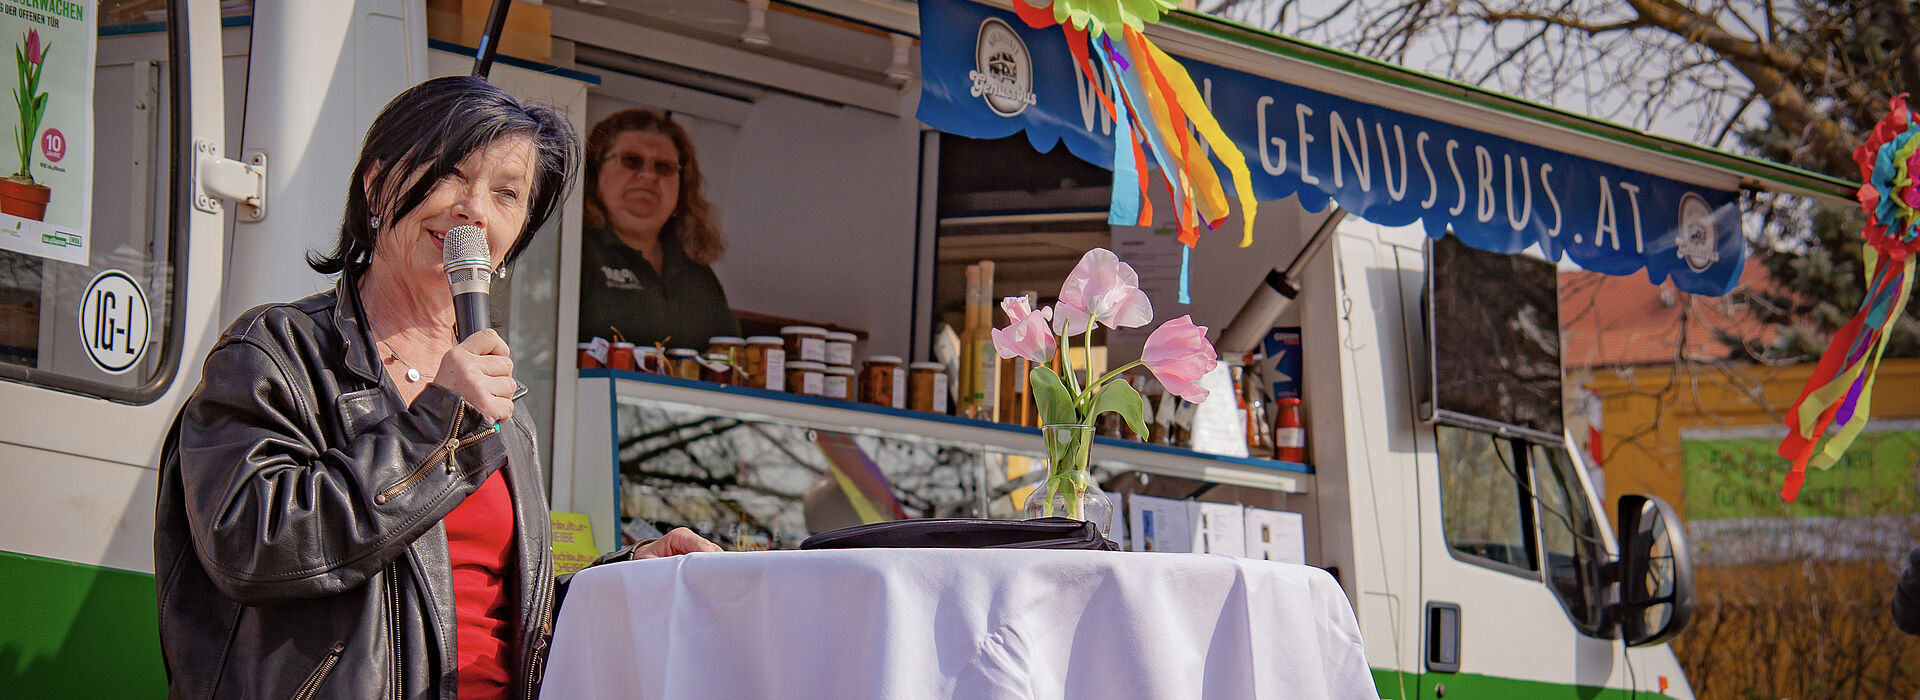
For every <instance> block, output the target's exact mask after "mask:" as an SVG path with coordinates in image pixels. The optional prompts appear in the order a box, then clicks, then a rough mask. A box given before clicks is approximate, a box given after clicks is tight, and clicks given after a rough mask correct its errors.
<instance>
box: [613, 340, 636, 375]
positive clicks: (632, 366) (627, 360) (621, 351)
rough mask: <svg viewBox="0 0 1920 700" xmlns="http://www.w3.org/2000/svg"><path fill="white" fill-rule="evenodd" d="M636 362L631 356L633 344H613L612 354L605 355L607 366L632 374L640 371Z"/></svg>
mask: <svg viewBox="0 0 1920 700" xmlns="http://www.w3.org/2000/svg"><path fill="white" fill-rule="evenodd" d="M638 360H639V358H636V357H634V356H633V343H627V342H619V343H614V344H613V352H612V353H611V354H608V355H607V366H608V367H612V368H614V369H624V370H627V371H629V372H632V371H634V370H637V369H640V365H639V364H638V363H637V362H638Z"/></svg>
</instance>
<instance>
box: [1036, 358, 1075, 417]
mask: <svg viewBox="0 0 1920 700" xmlns="http://www.w3.org/2000/svg"><path fill="white" fill-rule="evenodd" d="M1027 385H1028V386H1029V387H1032V389H1033V405H1034V407H1035V408H1038V409H1040V424H1041V425H1054V424H1057V423H1079V422H1081V421H1080V417H1079V416H1077V415H1074V412H1073V394H1070V393H1068V392H1067V385H1066V384H1064V383H1062V382H1061V381H1060V375H1058V374H1054V373H1053V370H1052V369H1050V368H1048V367H1047V366H1046V365H1037V366H1035V367H1034V368H1033V371H1032V372H1029V373H1028V374H1027Z"/></svg>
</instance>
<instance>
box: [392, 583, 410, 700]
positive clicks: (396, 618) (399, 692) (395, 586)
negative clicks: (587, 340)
mask: <svg viewBox="0 0 1920 700" xmlns="http://www.w3.org/2000/svg"><path fill="white" fill-rule="evenodd" d="M387 605H388V606H389V607H390V608H391V611H392V613H393V617H391V618H389V619H388V622H387V634H388V636H390V637H392V639H391V640H390V641H389V644H391V645H392V646H391V648H392V649H393V700H401V698H403V697H405V695H404V691H403V688H404V687H405V684H404V683H402V682H401V680H400V679H401V677H402V676H401V674H402V672H403V671H405V670H406V665H405V664H404V663H403V662H402V659H401V656H400V563H399V562H397V561H395V562H388V563H387Z"/></svg>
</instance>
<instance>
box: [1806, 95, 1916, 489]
mask: <svg viewBox="0 0 1920 700" xmlns="http://www.w3.org/2000/svg"><path fill="white" fill-rule="evenodd" d="M1906 97H1907V96H1906V95H1905V94H1901V95H1898V96H1895V97H1894V98H1893V99H1892V101H1891V102H1890V104H1889V106H1890V107H1891V110H1890V111H1889V113H1888V114H1887V116H1886V118H1884V119H1881V120H1880V123H1879V124H1877V125H1875V126H1874V128H1873V133H1872V134H1871V135H1870V136H1869V137H1868V139H1867V142H1866V143H1864V144H1861V145H1860V148H1859V149H1857V150H1855V151H1854V152H1853V160H1854V162H1855V163H1858V164H1859V165H1860V179H1861V181H1862V182H1863V183H1864V184H1862V185H1861V186H1860V190H1859V192H1858V194H1857V197H1858V199H1859V200H1860V206H1861V207H1862V208H1864V209H1866V211H1867V215H1868V217H1869V222H1868V224H1867V227H1866V229H1865V230H1863V231H1861V236H1862V237H1863V238H1865V239H1866V244H1865V245H1864V246H1862V250H1863V253H1862V255H1861V257H1862V258H1863V262H1864V263H1865V266H1866V271H1867V273H1868V280H1869V281H1868V283H1867V298H1866V299H1865V300H1864V301H1862V302H1861V304H1860V311H1859V313H1856V314H1854V316H1853V319H1852V320H1849V321H1848V322H1847V324H1846V325H1845V326H1842V327H1841V328H1840V330H1839V332H1837V333H1835V334H1834V336H1833V340H1831V341H1829V342H1828V344H1827V350H1826V352H1825V353H1822V354H1821V356H1820V364H1819V365H1817V366H1815V368H1814V371H1813V376H1811V377H1808V378H1807V386H1806V388H1805V389H1803V390H1801V392H1800V398H1799V400H1797V401H1795V402H1794V404H1793V407H1792V408H1791V409H1789V410H1788V411H1787V420H1786V424H1787V437H1786V439H1785V440H1782V441H1781V442H1780V456H1782V457H1785V458H1787V459H1789V460H1792V461H1793V467H1792V469H1791V471H1789V472H1787V476H1786V479H1785V482H1784V483H1783V484H1782V485H1781V488H1780V497H1781V498H1783V499H1786V500H1787V502H1789V503H1791V502H1792V501H1793V500H1794V498H1795V497H1797V496H1799V494H1800V486H1801V484H1802V483H1803V482H1804V481H1805V480H1806V470H1807V467H1808V466H1812V467H1814V468H1815V469H1822V470H1824V469H1831V468H1833V465H1834V464H1836V463H1838V462H1839V461H1840V456H1841V455H1842V454H1844V453H1845V452H1846V451H1847V447H1849V446H1851V445H1852V444H1853V440H1854V438H1856V437H1858V436H1859V435H1860V431H1861V430H1862V429H1863V428H1865V427H1866V424H1867V420H1868V415H1869V413H1870V410H1871V408H1872V405H1873V379H1874V373H1875V372H1876V371H1877V370H1878V369H1879V367H1880V356H1881V355H1882V353H1884V352H1886V349H1887V339H1888V338H1889V337H1890V336H1891V335H1892V330H1893V328H1892V327H1893V324H1894V322H1896V321H1897V320H1899V318H1900V316H1901V314H1902V313H1904V312H1905V311H1906V307H1907V296H1908V295H1909V294H1911V293H1912V292H1913V276H1914V268H1915V265H1914V263H1915V258H1916V256H1915V255H1914V253H1915V252H1916V251H1920V240H1916V237H1917V236H1916V234H1920V226H1917V225H1916V224H1920V187H1916V186H1915V183H1914V174H1915V171H1916V168H1920V120H1916V119H1915V118H1914V114H1913V113H1912V111H1910V110H1908V109H1907V103H1906ZM1829 430H1832V431H1833V434H1832V435H1831V436H1827V437H1826V442H1825V445H1824V446H1823V445H1821V444H1820V442H1821V437H1822V436H1826V435H1827V433H1828V431H1829Z"/></svg>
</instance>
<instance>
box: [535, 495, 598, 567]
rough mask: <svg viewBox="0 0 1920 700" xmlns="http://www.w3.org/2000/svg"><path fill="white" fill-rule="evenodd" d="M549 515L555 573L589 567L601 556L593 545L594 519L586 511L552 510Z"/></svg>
mask: <svg viewBox="0 0 1920 700" xmlns="http://www.w3.org/2000/svg"><path fill="white" fill-rule="evenodd" d="M547 517H548V519H549V520H551V521H552V523H553V575H555V576H565V575H567V574H571V573H573V572H576V571H579V570H581V569H584V568H587V565H588V564H592V563H593V560H594V559H595V558H597V557H599V556H600V550H598V549H596V548H594V546H593V521H591V520H588V519H587V515H586V514H585V513H562V512H560V511H552V512H549V513H547Z"/></svg>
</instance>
